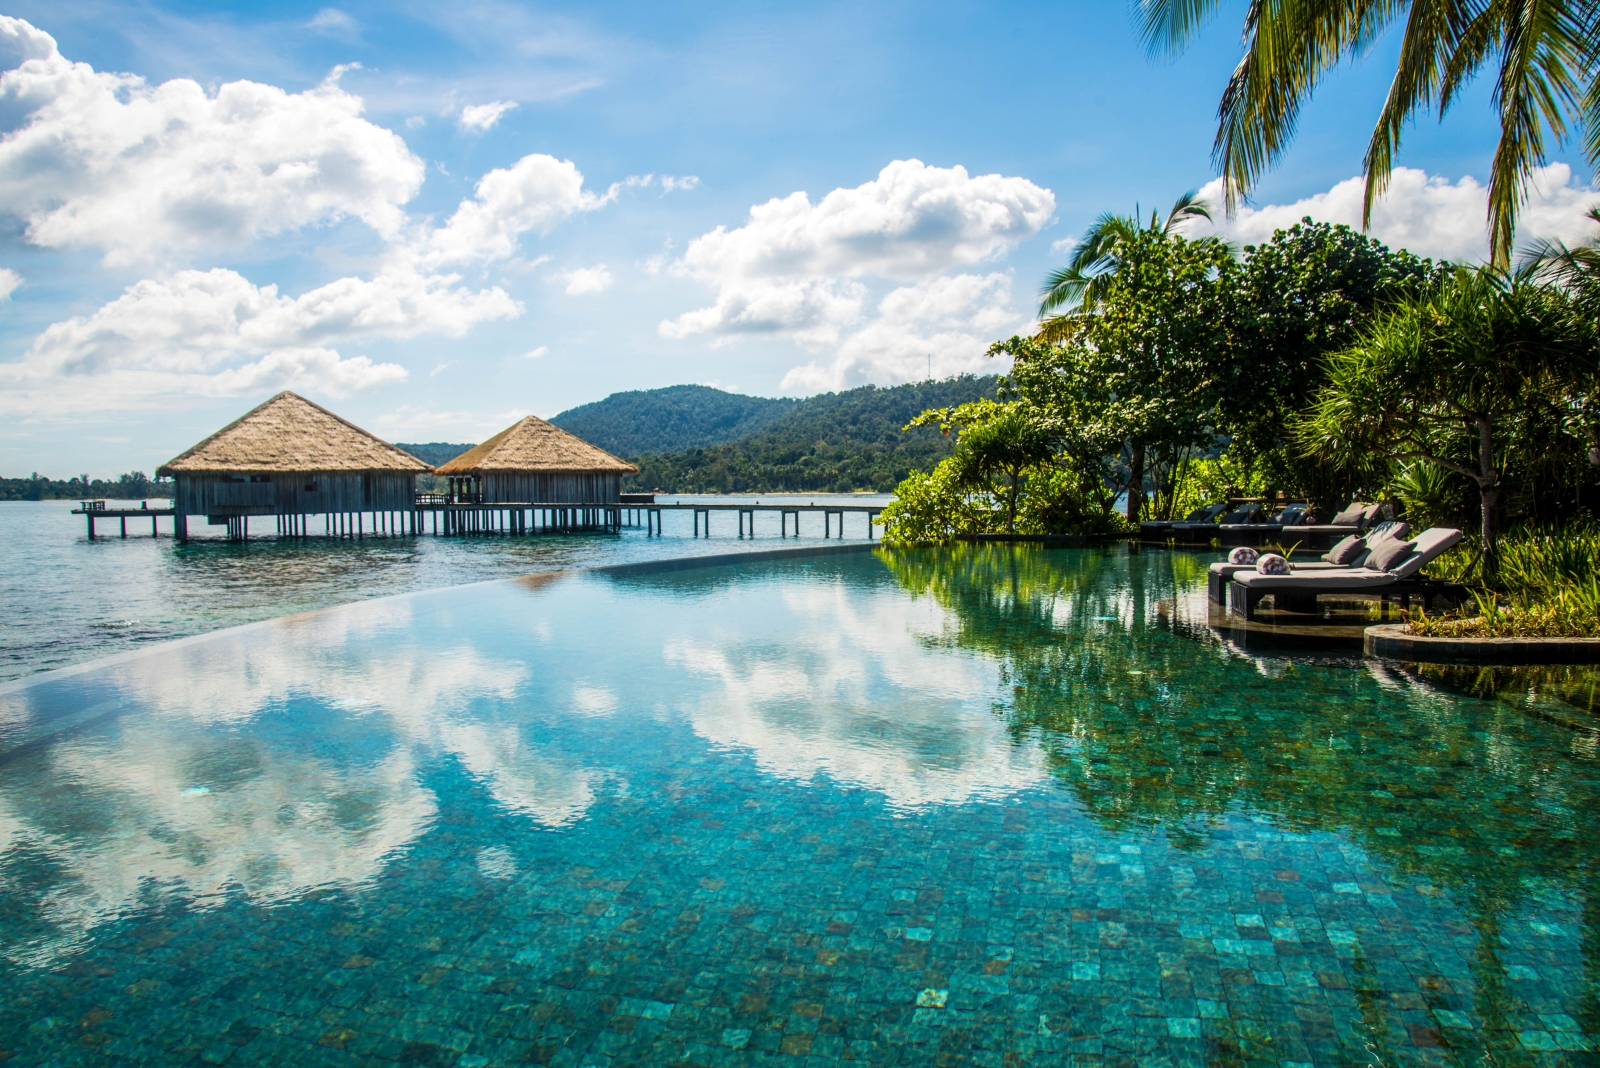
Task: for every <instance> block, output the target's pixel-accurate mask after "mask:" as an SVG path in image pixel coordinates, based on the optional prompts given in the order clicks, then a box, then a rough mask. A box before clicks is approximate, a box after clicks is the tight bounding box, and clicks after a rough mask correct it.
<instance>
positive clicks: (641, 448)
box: [550, 386, 806, 459]
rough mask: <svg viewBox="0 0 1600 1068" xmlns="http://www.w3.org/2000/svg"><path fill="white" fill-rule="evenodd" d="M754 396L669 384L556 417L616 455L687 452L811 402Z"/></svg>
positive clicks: (735, 435)
mask: <svg viewBox="0 0 1600 1068" xmlns="http://www.w3.org/2000/svg"><path fill="white" fill-rule="evenodd" d="M805 403H806V402H805V401H799V400H793V399H790V398H774V397H749V396H745V395H744V394H742V393H728V392H725V391H723V390H720V389H714V388H712V387H711V386H666V387H664V388H662V389H636V390H630V391H628V392H626V393H613V394H611V396H609V397H607V398H606V399H605V400H598V401H595V402H593V403H591V404H580V405H579V406H578V407H576V408H569V409H567V410H566V411H564V412H562V413H561V414H560V415H558V416H556V417H555V418H553V419H551V420H550V421H551V422H552V423H554V424H555V425H556V426H558V427H560V428H561V429H562V430H565V431H567V432H568V433H570V434H576V435H577V436H578V437H580V438H582V439H583V440H584V441H587V442H588V443H589V444H591V445H597V446H599V447H600V448H602V449H604V450H606V451H607V452H609V453H612V454H613V455H616V456H623V457H627V458H629V459H632V458H634V457H637V456H643V455H644V454H646V453H664V452H682V451H683V450H684V449H693V448H704V447H706V446H708V445H721V444H724V443H725V442H730V441H738V440H739V439H740V438H745V437H749V436H750V435H751V434H754V433H756V432H757V431H758V430H762V429H764V428H765V427H767V426H770V425H771V424H772V423H774V422H776V421H777V420H778V419H781V418H782V417H783V416H785V415H787V414H788V413H790V412H792V411H794V410H795V409H796V408H797V407H799V406H801V405H803V404H805Z"/></svg>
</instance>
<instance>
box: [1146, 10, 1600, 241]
mask: <svg viewBox="0 0 1600 1068" xmlns="http://www.w3.org/2000/svg"><path fill="white" fill-rule="evenodd" d="M1219 6H1220V4H1219V0H1137V2H1136V9H1137V11H1138V18H1139V22H1140V29H1141V31H1142V33H1143V35H1144V39H1145V43H1146V44H1147V45H1148V46H1149V47H1150V48H1151V50H1152V51H1165V52H1176V51H1179V50H1181V49H1182V48H1183V47H1184V46H1185V45H1187V44H1188V42H1189V41H1190V40H1191V39H1192V38H1193V37H1194V35H1195V33H1196V32H1197V31H1198V30H1199V28H1200V26H1201V24H1202V23H1203V22H1205V21H1206V19H1207V18H1208V17H1209V16H1211V15H1212V14H1214V13H1215V12H1216V10H1217V8H1218V7H1219ZM1402 21H1403V22H1404V25H1405V31H1404V37H1403V39H1402V41H1401V45H1400V59H1399V63H1398V65H1397V67H1396V69H1395V74H1394V79H1393V81H1392V82H1391V83H1390V87H1389V95H1388V98H1387V99H1386V100H1385V101H1384V106H1383V110H1382V112H1381V113H1380V114H1379V116H1378V122H1377V125H1376V126H1375V127H1374V128H1373V131H1372V137H1371V139H1370V141H1369V142H1368V145H1367V153H1366V158H1365V160H1364V161H1363V168H1364V170H1365V173H1366V178H1367V186H1366V197H1365V201H1364V203H1363V205H1362V213H1363V214H1362V221H1363V224H1365V223H1366V222H1368V221H1370V218H1371V214H1372V205H1373V202H1374V201H1375V200H1376V199H1377V198H1378V196H1380V195H1381V194H1382V193H1383V191H1384V189H1385V188H1386V187H1387V185H1388V182H1389V174H1390V170H1391V168H1392V166H1393V162H1394V156H1395V152H1396V151H1397V150H1398V148H1399V147H1400V135H1401V131H1402V130H1403V129H1404V128H1405V126H1406V124H1407V123H1409V122H1410V121H1411V120H1412V119H1413V118H1414V117H1415V116H1416V114H1417V113H1418V112H1419V111H1426V110H1431V109H1433V108H1435V107H1437V109H1438V111H1439V114H1440V115H1441V116H1443V114H1444V113H1445V112H1446V111H1448V110H1449V108H1450V105H1451V104H1453V103H1454V102H1455V100H1456V98H1457V97H1458V96H1459V95H1460V93H1461V91H1462V90H1463V89H1464V88H1465V87H1466V85H1467V83H1468V82H1469V81H1471V79H1472V78H1473V77H1474V76H1475V75H1477V74H1478V72H1479V71H1480V70H1481V69H1483V68H1484V67H1486V66H1489V65H1490V64H1491V63H1493V64H1495V65H1496V66H1497V67H1498V69H1497V71H1496V77H1495V87H1494V98H1493V99H1494V105H1495V108H1496V109H1497V110H1498V112H1499V116H1500V140H1499V143H1498V144H1497V145H1496V146H1495V152H1494V161H1493V163H1492V165H1491V167H1490V175H1489V206H1488V215H1489V218H1488V223H1489V248H1490V261H1491V263H1493V264H1494V265H1495V266H1498V267H1505V266H1506V265H1508V264H1509V263H1510V258H1511V248H1512V239H1513V236H1514V234H1515V231H1516V220H1517V212H1518V209H1519V208H1520V206H1521V204H1522V202H1523V200H1524V199H1525V198H1526V194H1527V186H1528V182H1529V180H1530V178H1531V177H1532V174H1533V171H1534V169H1535V168H1536V167H1538V166H1540V165H1541V164H1542V163H1544V161H1545V156H1546V138H1547V136H1548V137H1553V138H1554V139H1555V140H1557V141H1560V140H1561V139H1563V138H1564V137H1565V136H1566V134H1567V131H1568V123H1569V120H1570V119H1572V118H1579V119H1581V121H1582V123H1583V125H1584V147H1585V149H1586V150H1587V152H1588V155H1589V158H1590V160H1591V161H1597V160H1600V85H1597V81H1596V46H1597V44H1600V3H1596V0H1335V2H1329V0H1320V2H1316V0H1251V3H1250V4H1249V6H1248V8H1247V9H1246V14H1245V23H1244V40H1245V54H1244V57H1243V58H1242V59H1241V60H1240V61H1239V65H1238V66H1237V67H1236V68H1235V69H1234V72H1233V76H1232V77H1231V78H1230V79H1229V80H1228V85H1227V88H1226V89H1225V90H1224V91H1223V95H1222V101H1221V103H1220V104H1219V105H1218V109H1217V110H1218V120H1219V122H1218V127H1217V136H1216V141H1215V144H1214V147H1213V151H1214V153H1215V157H1216V161H1217V165H1218V168H1219V169H1220V170H1221V172H1222V178H1223V186H1224V192H1225V197H1226V206H1227V208H1228V210H1230V211H1231V210H1233V208H1234V206H1235V205H1236V203H1237V201H1238V198H1239V197H1240V196H1242V195H1243V194H1244V193H1246V192H1248V191H1249V190H1250V188H1251V186H1253V185H1254V184H1255V182H1256V181H1257V179H1259V178H1260V177H1261V175H1262V174H1263V173H1264V172H1265V171H1266V170H1267V169H1268V168H1269V167H1271V166H1272V164H1273V163H1274V162H1275V161H1276V160H1277V158H1278V157H1279V156H1280V155H1281V154H1282V153H1283V152H1284V150H1285V149H1286V148H1287V147H1288V143H1289V141H1290V139H1291V138H1292V137H1293V136H1294V130H1295V124H1296V122H1297V121H1298V119H1299V116H1300V109H1301V106H1302V105H1303V104H1304V103H1305V102H1306V100H1308V99H1309V98H1310V96H1311V94H1312V92H1313V90H1315V88H1316V86H1317V83H1318V82H1320V81H1321V80H1322V78H1323V76H1324V75H1326V74H1327V73H1329V72H1330V71H1331V70H1333V69H1334V67H1336V66H1337V65H1338V64H1339V63H1341V62H1342V61H1344V60H1347V59H1352V58H1355V57H1358V56H1360V55H1361V54H1362V53H1363V52H1365V51H1366V49H1367V48H1368V47H1369V46H1370V45H1371V44H1372V43H1373V42H1374V41H1375V40H1376V39H1377V38H1378V36H1379V35H1381V34H1382V33H1383V32H1384V31H1386V30H1388V29H1389V28H1390V27H1391V26H1393V25H1394V24H1395V23H1396V22H1402Z"/></svg>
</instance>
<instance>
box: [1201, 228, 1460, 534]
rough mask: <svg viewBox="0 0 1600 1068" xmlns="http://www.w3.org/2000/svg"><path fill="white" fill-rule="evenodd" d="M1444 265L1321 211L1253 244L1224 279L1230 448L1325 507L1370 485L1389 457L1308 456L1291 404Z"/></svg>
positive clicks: (1222, 380)
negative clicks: (1381, 314) (1376, 317)
mask: <svg viewBox="0 0 1600 1068" xmlns="http://www.w3.org/2000/svg"><path fill="white" fill-rule="evenodd" d="M1443 271H1444V269H1443V268H1442V267H1440V266H1438V265H1435V264H1434V263H1433V262H1432V261H1431V260H1425V259H1420V258H1418V257H1416V256H1413V255H1411V254H1410V253H1409V252H1404V251H1401V252H1391V251H1390V250H1389V249H1387V248H1385V247H1384V246H1383V245H1382V244H1380V243H1378V242H1377V241H1374V240H1372V239H1371V238H1368V237H1365V236H1363V235H1361V234H1359V233H1357V232H1356V231H1355V230H1352V229H1351V228H1350V227H1348V226H1343V225H1339V226H1333V225H1329V224H1328V223H1318V222H1313V221H1312V220H1311V219H1310V218H1306V219H1304V220H1302V221H1301V222H1299V223H1297V224H1295V225H1294V226H1292V227H1290V228H1289V229H1287V230H1279V231H1277V232H1276V233H1274V234H1273V235H1272V238H1271V240H1269V241H1267V242H1265V243H1263V244H1261V245H1251V246H1246V247H1245V249H1244V255H1243V257H1242V258H1241V260H1240V263H1239V265H1238V268H1237V269H1236V270H1233V271H1230V272H1228V273H1227V275H1226V276H1224V277H1223V278H1222V280H1221V286H1222V294H1221V298H1220V300H1221V303H1222V305H1223V308H1224V312H1225V314H1226V316H1227V320H1228V333H1229V345H1228V348H1227V351H1226V354H1225V358H1224V360H1223V361H1222V362H1221V363H1220V364H1219V365H1218V366H1217V368H1216V374H1215V378H1214V380H1213V388H1214V390H1215V393H1216V402H1217V429H1218V431H1219V432H1221V433H1225V434H1227V435H1228V436H1229V438H1230V444H1229V448H1230V450H1231V451H1232V452H1233V453H1234V454H1235V455H1237V456H1239V457H1240V458H1241V459H1247V460H1249V461H1250V462H1252V463H1253V464H1259V465H1260V469H1261V471H1262V474H1263V476H1264V477H1265V479H1266V481H1267V483H1268V485H1270V486H1271V487H1273V488H1283V489H1289V490H1291V491H1292V492H1295V493H1296V494H1298V495H1303V496H1306V497H1308V498H1309V499H1311V500H1312V501H1313V502H1314V503H1315V504H1316V506H1317V507H1318V508H1319V509H1321V510H1322V511H1324V512H1331V511H1333V510H1335V509H1337V508H1339V507H1342V506H1343V504H1344V503H1345V502H1346V501H1348V500H1350V499H1352V498H1353V497H1370V496H1371V495H1372V493H1373V491H1374V490H1376V489H1377V488H1378V486H1379V485H1381V484H1382V480H1383V478H1384V477H1385V476H1386V474H1387V469H1386V465H1383V464H1381V463H1379V464H1373V463H1370V462H1363V459H1364V458H1363V456H1361V455H1360V454H1348V455H1345V456H1341V457H1328V456H1314V457H1308V456H1305V455H1304V454H1303V453H1302V452H1301V451H1300V450H1299V449H1296V448H1294V447H1293V446H1292V443H1291V441H1290V435H1289V420H1288V418H1287V416H1289V415H1290V414H1291V413H1294V412H1299V411H1302V410H1304V409H1305V408H1306V407H1308V406H1309V405H1310V403H1311V398H1312V397H1313V395H1314V394H1315V393H1316V391H1317V390H1318V389H1320V388H1321V387H1322V386H1324V385H1326V383H1327V378H1328V375H1327V366H1326V360H1327V357H1328V356H1330V355H1331V354H1333V353H1335V352H1338V351H1340V350H1341V349H1344V348H1347V347H1348V346H1350V345H1351V344H1353V343H1354V342H1355V340H1356V339H1357V337H1358V336H1359V334H1360V331H1361V329H1362V328H1363V327H1364V326H1365V325H1366V324H1367V322H1368V321H1369V320H1370V318H1371V317H1372V315H1373V314H1374V313H1375V312H1376V311H1378V310H1380V309H1382V308H1384V307H1387V306H1389V305H1391V304H1394V303H1396V302H1397V301H1400V300H1403V299H1407V298H1411V297H1416V296H1419V295H1422V294H1424V293H1426V292H1428V291H1429V290H1430V288H1432V287H1433V286H1436V285H1437V284H1438V282H1439V280H1440V279H1441V278H1442V276H1443Z"/></svg>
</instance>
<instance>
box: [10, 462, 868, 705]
mask: <svg viewBox="0 0 1600 1068" xmlns="http://www.w3.org/2000/svg"><path fill="white" fill-rule="evenodd" d="M660 499H661V500H662V501H663V502H668V501H689V500H701V499H704V500H710V501H713V502H715V503H724V504H726V503H732V502H733V501H735V500H745V499H748V500H761V499H762V498H760V497H750V498H736V497H717V498H690V497H662V498H660ZM777 499H779V498H775V497H772V496H770V495H769V496H767V497H766V498H765V500H768V501H772V500H777ZM782 499H783V500H785V501H798V502H802V503H803V502H809V501H816V502H818V503H821V502H823V501H839V502H841V503H847V504H882V503H886V502H887V501H888V500H889V498H888V497H887V496H865V495H830V494H815V495H809V496H799V497H784V498H782ZM153 503H154V502H153ZM162 503H165V502H162ZM74 507H76V504H75V502H72V501H41V502H32V501H6V502H0V538H3V539H4V541H5V544H6V545H7V546H8V553H7V559H8V561H9V565H8V566H7V567H6V568H4V569H3V571H0V680H5V679H15V678H20V677H22V676H24V675H31V674H33V673H35V672H39V671H46V670H49V669H50V668H58V667H64V666H66V665H68V664H76V663H81V662H83V661H85V660H92V659H94V658H96V657H100V656H107V655H110V654H112V653H118V652H122V651H124V650H126V649H129V648H132V647H135V646H138V645H141V644H145V643H149V642H158V641H166V640H168V639H171V638H182V637H187V636H189V635H191V634H199V633H202V632H205V631H210V630H216V629H218V628H221V627H231V626H235V625H237V624H240V623H253V622H255V621H257V620H261V619H270V618H273V617H275V616H282V615H288V614H291V613H294V612H304V611H310V610H312V609H317V608H327V607H329V606H331V605H336V604H344V603H346V602H349V601H357V600H361V599H363V598H369V597H384V596H387V595H389V594H395V593H407V592H410V591H412V590H422V589H432V588H437V587H440V586H455V585H460V584H462V583H468V582H482V581H485V580H488V579H499V578H509V577H512V576H515V575H526V574H534V573H538V572H547V571H562V570H566V569H568V568H581V567H598V566H601V565H605V564H620V563H632V562H636V561H641V560H657V559H665V558H669V557H678V556H692V555H699V554H704V553H726V552H737V551H739V550H740V549H746V550H757V549H772V548H779V547H781V546H782V545H783V544H785V542H781V541H780V540H779V537H778V517H777V516H776V515H775V514H758V516H757V519H756V537H755V538H753V539H751V538H746V539H744V540H740V539H739V538H738V537H737V536H736V533H737V525H736V520H735V518H734V516H733V515H732V514H716V515H715V516H714V517H713V520H712V533H713V536H712V537H711V538H709V539H707V538H700V539H696V538H694V537H693V536H692V534H691V517H690V514H689V513H683V514H677V513H668V514H667V515H666V518H665V521H664V536H663V537H659V538H649V537H646V536H645V534H644V532H643V531H642V530H634V529H628V530H625V531H624V532H623V533H622V534H621V535H604V534H582V535H573V536H563V537H546V536H538V537H526V538H507V537H490V538H472V539H467V538H434V537H419V538H367V539H364V540H362V541H359V542H353V541H330V540H326V539H321V538H312V539H309V540H307V541H303V542H291V541H285V542H277V541H274V540H272V539H271V538H270V537H266V538H262V539H261V540H257V541H251V542H249V543H248V544H245V545H234V544H230V543H228V542H226V541H224V540H222V539H221V538H220V537H219V536H217V535H214V534H211V533H210V531H211V530H212V529H213V528H208V527H207V526H205V524H204V521H203V520H200V521H198V522H196V521H194V520H191V525H190V529H191V531H192V532H194V533H196V534H197V537H196V538H195V539H194V540H192V541H191V542H190V543H189V544H188V545H183V546H180V545H178V544H177V543H176V542H174V541H173V539H172V538H170V537H168V536H165V535H163V536H162V537H161V538H159V539H154V540H152V539H151V538H150V534H149V526H148V524H147V523H143V522H139V521H134V520H130V521H129V525H130V530H129V536H128V538H127V540H123V539H121V538H118V537H116V536H115V535H114V534H113V536H111V537H105V536H104V535H105V534H107V533H111V532H112V531H113V530H114V529H115V524H114V523H113V522H110V521H102V527H101V535H102V536H101V538H100V539H99V540H96V541H93V542H91V541H89V540H88V539H87V538H86V537H85V535H84V524H83V519H82V517H81V516H75V515H72V514H71V512H72V509H73V508H74ZM261 525H262V527H263V528H265V527H268V526H269V525H270V523H269V521H265V520H264V521H262V523H261ZM162 529H163V530H164V531H165V530H168V529H170V528H169V527H168V526H167V524H166V522H163V523H162ZM215 529H217V530H220V528H215ZM801 529H802V532H803V535H804V540H803V541H802V542H800V543H799V544H805V543H806V542H811V543H815V542H817V541H819V540H820V537H821V534H822V516H821V515H820V514H817V515H810V514H807V515H805V516H804V518H803V520H802V524H801ZM865 535H866V530H865V523H864V520H862V519H861V517H859V516H851V517H850V518H849V520H848V521H847V523H846V536H847V540H860V539H862V538H864V537H865ZM787 544H789V545H794V544H797V543H796V541H795V540H794V539H793V538H792V537H791V538H790V539H789V540H788V542H787Z"/></svg>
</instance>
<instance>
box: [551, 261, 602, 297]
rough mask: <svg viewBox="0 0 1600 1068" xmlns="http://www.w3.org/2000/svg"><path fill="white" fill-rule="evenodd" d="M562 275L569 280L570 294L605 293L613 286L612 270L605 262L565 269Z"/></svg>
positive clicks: (568, 289)
mask: <svg viewBox="0 0 1600 1068" xmlns="http://www.w3.org/2000/svg"><path fill="white" fill-rule="evenodd" d="M561 277H562V278H565V279H566V280H567V294H568V295H569V296H577V295H579V294H581V293H603V292H604V291H605V290H607V289H609V288H611V272H610V271H608V270H607V269H606V265H605V264H603V263H602V264H600V265H599V266H596V267H575V268H573V269H572V270H570V271H563V272H562V274H561Z"/></svg>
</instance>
